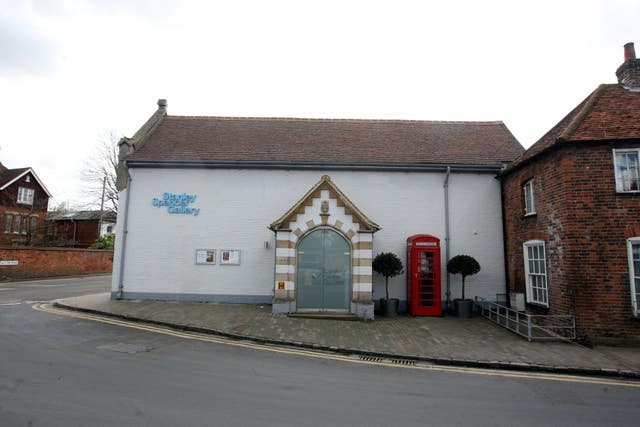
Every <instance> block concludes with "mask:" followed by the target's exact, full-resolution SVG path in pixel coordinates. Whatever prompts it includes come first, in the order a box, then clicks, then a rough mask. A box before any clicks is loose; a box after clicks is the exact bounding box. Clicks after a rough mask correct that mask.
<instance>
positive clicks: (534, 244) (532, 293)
mask: <svg viewBox="0 0 640 427" xmlns="http://www.w3.org/2000/svg"><path fill="white" fill-rule="evenodd" d="M546 261H547V260H546V254H545V250H544V242H543V241H542V240H529V241H528V242H525V243H524V274H525V282H526V287H527V301H528V302H530V303H532V304H540V305H543V306H545V307H549V297H548V294H547V262H546Z"/></svg>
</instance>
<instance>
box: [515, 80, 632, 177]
mask: <svg viewBox="0 0 640 427" xmlns="http://www.w3.org/2000/svg"><path fill="white" fill-rule="evenodd" d="M628 139H640V92H638V91H632V90H628V89H625V88H623V87H622V85H619V84H603V85H600V86H599V87H598V88H597V89H596V90H595V91H593V92H592V93H591V94H590V95H589V96H588V97H587V98H586V99H585V100H583V101H582V102H581V103H580V104H578V106H577V107H576V108H574V109H573V110H572V111H571V112H570V113H569V114H567V115H566V116H565V117H564V118H563V119H562V120H560V122H558V124H556V125H555V126H554V127H553V128H551V130H550V131H549V132H547V133H546V134H545V135H544V136H543V137H542V138H540V139H539V140H538V141H537V142H536V143H535V144H533V145H532V146H531V147H529V149H528V150H527V151H525V152H524V153H522V154H521V155H520V156H518V157H517V158H516V159H515V160H514V161H513V163H512V164H511V166H510V167H509V170H511V169H514V168H515V167H517V166H519V165H520V164H522V163H524V162H526V161H527V160H529V159H531V158H533V157H535V156H536V155H538V154H540V153H542V152H544V151H546V150H547V149H550V148H551V147H554V146H557V145H560V144H564V143H568V142H579V141H615V140H628Z"/></svg>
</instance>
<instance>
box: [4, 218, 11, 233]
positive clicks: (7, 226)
mask: <svg viewBox="0 0 640 427" xmlns="http://www.w3.org/2000/svg"><path fill="white" fill-rule="evenodd" d="M5 219H6V223H5V229H4V232H5V233H11V228H12V227H13V214H7V215H6V217H5Z"/></svg>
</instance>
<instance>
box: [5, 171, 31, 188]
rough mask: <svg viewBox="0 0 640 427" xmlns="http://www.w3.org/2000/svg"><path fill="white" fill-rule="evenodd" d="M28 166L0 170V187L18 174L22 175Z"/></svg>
mask: <svg viewBox="0 0 640 427" xmlns="http://www.w3.org/2000/svg"><path fill="white" fill-rule="evenodd" d="M29 169H30V168H17V169H5V170H4V171H1V172H0V187H2V186H4V185H5V184H7V183H9V182H11V181H13V180H14V179H16V178H17V177H19V176H20V175H22V174H23V173H25V172H26V171H28V170H29Z"/></svg>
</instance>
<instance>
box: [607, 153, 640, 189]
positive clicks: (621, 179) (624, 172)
mask: <svg viewBox="0 0 640 427" xmlns="http://www.w3.org/2000/svg"><path fill="white" fill-rule="evenodd" d="M613 167H614V168H615V172H616V191H617V192H618V193H635V192H640V149H629V150H627V149H624V150H613Z"/></svg>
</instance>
